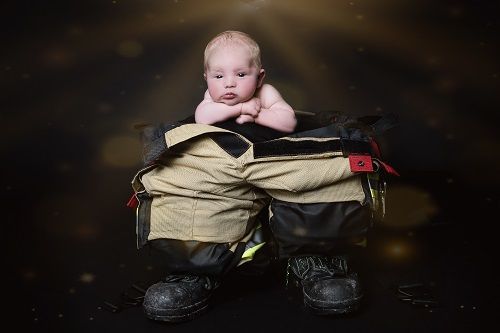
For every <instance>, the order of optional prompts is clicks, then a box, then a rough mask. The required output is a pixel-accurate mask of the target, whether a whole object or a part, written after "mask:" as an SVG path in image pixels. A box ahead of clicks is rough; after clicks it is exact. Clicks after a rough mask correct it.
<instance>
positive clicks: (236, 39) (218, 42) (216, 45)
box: [204, 30, 262, 72]
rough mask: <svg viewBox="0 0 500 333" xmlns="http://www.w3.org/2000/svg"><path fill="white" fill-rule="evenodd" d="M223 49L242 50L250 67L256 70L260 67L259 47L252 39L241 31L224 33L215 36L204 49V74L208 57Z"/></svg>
mask: <svg viewBox="0 0 500 333" xmlns="http://www.w3.org/2000/svg"><path fill="white" fill-rule="evenodd" d="M225 47H236V48H244V49H246V50H247V51H248V54H249V56H250V60H251V61H252V65H253V66H255V67H256V68H257V69H258V70H260V68H261V67H262V64H261V61H260V47H259V44H257V42H256V41H255V40H253V39H252V37H250V36H249V35H248V34H246V33H244V32H241V31H231V30H229V31H224V32H221V33H220V34H218V35H217V36H215V37H214V38H213V39H212V40H211V41H210V42H208V44H207V47H206V48H205V61H204V66H205V72H206V71H207V69H208V68H209V61H210V56H211V55H212V53H213V52H214V51H215V50H217V49H221V48H225Z"/></svg>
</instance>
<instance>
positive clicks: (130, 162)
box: [101, 136, 141, 168]
mask: <svg viewBox="0 0 500 333" xmlns="http://www.w3.org/2000/svg"><path fill="white" fill-rule="evenodd" d="M101 156H102V160H103V162H104V163H105V164H106V165H108V166H112V167H122V168H126V167H131V166H136V165H137V164H138V163H139V162H140V156H141V145H140V140H139V139H138V138H132V137H126V136H118V137H113V138H110V139H108V140H107V141H106V142H105V143H104V144H103V146H102V149H101Z"/></svg>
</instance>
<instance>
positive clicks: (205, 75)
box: [203, 73, 207, 81]
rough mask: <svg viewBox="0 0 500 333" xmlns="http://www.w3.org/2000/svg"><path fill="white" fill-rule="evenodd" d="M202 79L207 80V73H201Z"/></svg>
mask: <svg viewBox="0 0 500 333" xmlns="http://www.w3.org/2000/svg"><path fill="white" fill-rule="evenodd" d="M203 78H204V79H205V81H206V80H207V73H203Z"/></svg>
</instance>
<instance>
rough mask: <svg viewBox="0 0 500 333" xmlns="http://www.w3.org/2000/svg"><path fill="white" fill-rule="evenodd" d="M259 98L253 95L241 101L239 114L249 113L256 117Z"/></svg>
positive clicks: (258, 109)
mask: <svg viewBox="0 0 500 333" xmlns="http://www.w3.org/2000/svg"><path fill="white" fill-rule="evenodd" d="M260 107H261V105H260V99H259V98H257V97H254V98H252V99H250V100H248V101H246V102H244V103H241V115H249V116H252V117H254V118H256V117H257V116H258V115H259V112H260Z"/></svg>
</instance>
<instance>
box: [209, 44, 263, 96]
mask: <svg viewBox="0 0 500 333" xmlns="http://www.w3.org/2000/svg"><path fill="white" fill-rule="evenodd" d="M261 73H262V75H261ZM263 73H264V70H262V69H261V70H259V69H257V68H256V67H255V65H253V63H252V59H251V57H250V52H249V51H248V50H247V49H246V48H245V47H241V46H235V45H230V46H222V47H219V48H218V49H216V50H215V51H214V52H213V53H212V54H211V55H210V58H209V59H208V68H207V70H206V72H205V76H206V79H207V86H208V92H209V93H210V96H211V97H212V99H213V100H214V101H215V102H219V103H224V104H226V105H236V104H238V103H242V102H246V101H248V100H249V99H251V98H252V97H253V96H254V94H255V90H256V89H257V88H258V87H260V86H261V85H262V78H263Z"/></svg>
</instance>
